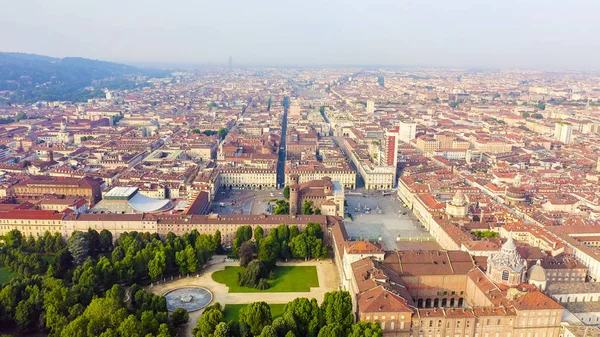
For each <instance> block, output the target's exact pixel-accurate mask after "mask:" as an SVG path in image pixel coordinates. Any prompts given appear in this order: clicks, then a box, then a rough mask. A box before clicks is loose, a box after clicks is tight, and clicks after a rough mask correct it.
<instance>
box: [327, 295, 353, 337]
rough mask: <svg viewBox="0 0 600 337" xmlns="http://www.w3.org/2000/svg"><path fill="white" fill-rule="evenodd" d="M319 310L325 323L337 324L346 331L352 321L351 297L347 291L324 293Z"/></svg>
mask: <svg viewBox="0 0 600 337" xmlns="http://www.w3.org/2000/svg"><path fill="white" fill-rule="evenodd" d="M321 310H322V311H323V316H324V318H325V322H326V323H327V324H339V326H340V328H341V329H342V331H346V330H347V329H349V328H350V326H351V325H352V322H354V315H353V312H352V297H351V296H350V293H349V292H347V291H332V292H328V293H326V294H325V298H324V300H323V304H321Z"/></svg>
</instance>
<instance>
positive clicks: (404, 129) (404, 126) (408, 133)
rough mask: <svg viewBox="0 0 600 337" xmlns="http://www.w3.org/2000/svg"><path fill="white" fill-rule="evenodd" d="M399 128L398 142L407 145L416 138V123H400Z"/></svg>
mask: <svg viewBox="0 0 600 337" xmlns="http://www.w3.org/2000/svg"><path fill="white" fill-rule="evenodd" d="M398 126H399V131H398V140H401V141H403V142H405V143H409V142H410V141H411V140H413V139H415V138H416V135H417V123H415V122H410V121H402V122H400V124H398Z"/></svg>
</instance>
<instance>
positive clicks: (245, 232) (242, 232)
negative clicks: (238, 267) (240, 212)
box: [235, 226, 252, 245]
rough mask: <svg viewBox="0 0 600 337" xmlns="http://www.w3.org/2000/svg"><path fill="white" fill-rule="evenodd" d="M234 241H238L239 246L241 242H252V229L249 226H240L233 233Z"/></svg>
mask: <svg viewBox="0 0 600 337" xmlns="http://www.w3.org/2000/svg"><path fill="white" fill-rule="evenodd" d="M235 237H236V239H237V238H239V239H240V241H241V242H240V245H241V244H242V242H246V241H250V240H252V227H250V226H240V227H239V228H238V229H237V230H236V232H235Z"/></svg>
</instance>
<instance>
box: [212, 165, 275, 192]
mask: <svg viewBox="0 0 600 337" xmlns="http://www.w3.org/2000/svg"><path fill="white" fill-rule="evenodd" d="M219 173H220V176H221V186H222V187H235V188H241V187H243V188H255V189H264V188H276V187H277V171H276V170H275V168H265V169H260V168H250V167H231V168H222V169H220V171H219Z"/></svg>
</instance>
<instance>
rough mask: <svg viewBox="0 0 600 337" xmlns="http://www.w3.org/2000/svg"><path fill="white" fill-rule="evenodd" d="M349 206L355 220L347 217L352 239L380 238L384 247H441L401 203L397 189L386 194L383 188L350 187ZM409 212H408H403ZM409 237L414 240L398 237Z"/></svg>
mask: <svg viewBox="0 0 600 337" xmlns="http://www.w3.org/2000/svg"><path fill="white" fill-rule="evenodd" d="M346 201H347V203H348V206H347V210H348V212H349V213H350V214H352V217H353V220H350V219H349V218H348V217H347V218H346V219H345V220H344V224H345V225H346V231H347V232H348V235H349V236H351V237H352V238H353V239H370V240H377V239H378V238H379V237H381V243H383V244H384V246H385V249H388V250H392V249H400V250H406V249H439V246H438V245H437V243H436V242H435V241H424V242H420V241H421V240H428V239H429V238H430V237H431V236H430V234H429V233H428V232H427V231H426V230H425V228H423V227H422V226H421V225H420V224H419V223H418V222H417V221H416V220H415V218H414V216H413V215H412V212H410V211H409V210H408V209H406V208H404V207H403V206H402V202H401V201H399V200H398V197H397V195H396V194H395V193H391V194H390V195H386V196H383V195H382V193H381V191H367V190H354V191H352V190H349V191H347V192H346ZM403 213H406V214H403ZM399 236H400V237H402V238H405V239H407V238H410V239H411V240H414V241H411V242H405V241H397V238H398V237H399Z"/></svg>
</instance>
